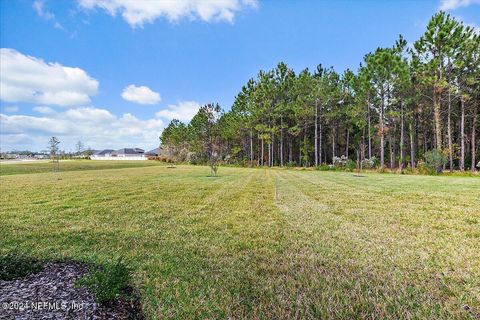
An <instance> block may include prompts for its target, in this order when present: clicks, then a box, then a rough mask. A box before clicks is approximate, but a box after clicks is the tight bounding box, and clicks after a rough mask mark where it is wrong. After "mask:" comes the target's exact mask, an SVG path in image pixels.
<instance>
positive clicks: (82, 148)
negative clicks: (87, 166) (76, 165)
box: [75, 140, 84, 155]
mask: <svg viewBox="0 0 480 320" xmlns="http://www.w3.org/2000/svg"><path fill="white" fill-rule="evenodd" d="M75 149H76V150H77V155H81V154H82V151H83V150H84V146H83V143H82V141H80V140H78V142H77V144H76V145H75Z"/></svg>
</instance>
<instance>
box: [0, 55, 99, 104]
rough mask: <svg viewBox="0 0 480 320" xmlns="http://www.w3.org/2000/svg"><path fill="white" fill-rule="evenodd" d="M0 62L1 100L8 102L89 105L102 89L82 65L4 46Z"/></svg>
mask: <svg viewBox="0 0 480 320" xmlns="http://www.w3.org/2000/svg"><path fill="white" fill-rule="evenodd" d="M0 61H1V63H2V67H1V68H0V99H1V100H3V101H6V102H26V103H35V104H41V105H57V106H74V105H86V104H89V103H90V97H91V96H93V95H95V94H96V93H97V91H98V81H97V80H95V79H93V78H92V77H90V76H89V75H88V74H87V73H86V72H85V71H84V70H82V69H80V68H72V67H65V66H63V65H61V64H59V63H46V62H44V61H43V60H41V59H38V58H35V57H31V56H26V55H23V54H22V53H20V52H18V51H16V50H14V49H8V48H2V49H0ZM46 79H48V81H45V80H46Z"/></svg>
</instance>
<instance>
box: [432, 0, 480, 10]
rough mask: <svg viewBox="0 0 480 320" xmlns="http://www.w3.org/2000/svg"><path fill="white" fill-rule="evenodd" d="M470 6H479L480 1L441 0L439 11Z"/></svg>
mask: <svg viewBox="0 0 480 320" xmlns="http://www.w3.org/2000/svg"><path fill="white" fill-rule="evenodd" d="M472 4H480V0H441V1H440V10H444V11H447V10H455V9H458V8H461V7H468V6H470V5H472Z"/></svg>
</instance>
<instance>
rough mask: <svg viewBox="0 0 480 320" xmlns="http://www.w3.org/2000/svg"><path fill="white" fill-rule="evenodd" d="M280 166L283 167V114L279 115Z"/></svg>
mask: <svg viewBox="0 0 480 320" xmlns="http://www.w3.org/2000/svg"><path fill="white" fill-rule="evenodd" d="M280 166H281V167H283V116H280Z"/></svg>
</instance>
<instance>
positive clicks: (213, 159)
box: [208, 152, 219, 176]
mask: <svg viewBox="0 0 480 320" xmlns="http://www.w3.org/2000/svg"><path fill="white" fill-rule="evenodd" d="M208 165H209V166H210V175H212V176H216V175H217V171H218V165H219V161H218V154H217V152H212V154H211V156H210V159H208Z"/></svg>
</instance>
